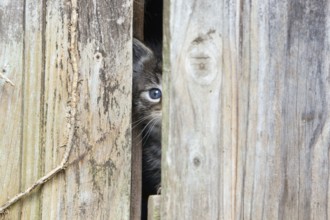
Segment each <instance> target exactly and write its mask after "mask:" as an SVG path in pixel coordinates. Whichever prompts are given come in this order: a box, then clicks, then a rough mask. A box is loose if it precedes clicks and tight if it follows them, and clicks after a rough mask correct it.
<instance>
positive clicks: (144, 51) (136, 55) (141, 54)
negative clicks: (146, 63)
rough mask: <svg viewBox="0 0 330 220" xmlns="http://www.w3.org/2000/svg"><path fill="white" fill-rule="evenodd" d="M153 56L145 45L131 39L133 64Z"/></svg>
mask: <svg viewBox="0 0 330 220" xmlns="http://www.w3.org/2000/svg"><path fill="white" fill-rule="evenodd" d="M152 56H153V52H152V50H150V49H149V48H148V47H147V46H146V45H145V44H143V43H142V42H141V41H139V40H138V39H136V38H134V39H133V59H134V63H136V62H139V61H140V60H141V59H143V60H145V59H148V58H151V57H152Z"/></svg>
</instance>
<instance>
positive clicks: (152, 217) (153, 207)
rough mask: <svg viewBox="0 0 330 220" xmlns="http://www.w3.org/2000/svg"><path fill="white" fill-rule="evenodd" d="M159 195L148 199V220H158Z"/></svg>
mask: <svg viewBox="0 0 330 220" xmlns="http://www.w3.org/2000/svg"><path fill="white" fill-rule="evenodd" d="M160 201H161V196H160V195H153V196H150V197H149V199H148V220H160Z"/></svg>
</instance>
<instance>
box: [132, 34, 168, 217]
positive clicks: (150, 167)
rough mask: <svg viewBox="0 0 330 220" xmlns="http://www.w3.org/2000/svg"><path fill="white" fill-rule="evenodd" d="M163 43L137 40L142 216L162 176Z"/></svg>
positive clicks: (135, 86) (136, 107)
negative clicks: (147, 43)
mask: <svg viewBox="0 0 330 220" xmlns="http://www.w3.org/2000/svg"><path fill="white" fill-rule="evenodd" d="M161 61H162V60H161V43H153V44H149V47H147V46H146V45H144V44H143V43H141V42H140V41H138V40H136V39H134V40H133V120H134V121H133V126H137V128H138V129H139V130H140V132H141V135H142V206H143V207H142V208H143V210H142V219H144V218H145V215H146V212H147V211H146V209H147V200H148V196H149V195H152V194H156V193H157V190H158V189H159V187H160V177H161V170H160V167H161V118H162V111H161V110H162V86H161V82H162V66H161V65H162V63H161Z"/></svg>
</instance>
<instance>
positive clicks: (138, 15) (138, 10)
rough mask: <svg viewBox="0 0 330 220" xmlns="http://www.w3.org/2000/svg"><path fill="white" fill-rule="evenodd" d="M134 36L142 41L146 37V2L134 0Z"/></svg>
mask: <svg viewBox="0 0 330 220" xmlns="http://www.w3.org/2000/svg"><path fill="white" fill-rule="evenodd" d="M133 12H134V13H133V36H134V37H135V38H137V39H139V40H141V41H143V37H144V34H143V32H144V0H134V11H133Z"/></svg>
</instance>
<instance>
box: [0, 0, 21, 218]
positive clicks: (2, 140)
mask: <svg viewBox="0 0 330 220" xmlns="http://www.w3.org/2000/svg"><path fill="white" fill-rule="evenodd" d="M23 7H24V4H23V1H20V0H14V1H0V48H1V49H0V73H1V74H3V75H4V76H6V77H7V78H8V79H10V80H11V81H12V82H13V83H14V84H15V86H12V85H10V84H9V83H6V82H5V80H4V79H3V78H1V77H0V124H1V125H0V176H1V178H0V192H1V193H0V204H2V203H4V202H5V201H6V200H7V198H8V197H11V196H12V195H14V194H16V193H17V192H18V191H19V190H20V189H21V181H20V177H21V168H22V167H21V165H22V164H21V162H20V161H21V157H22V120H21V119H22V99H23V97H24V95H23V91H22V82H23V71H24V69H23V65H22V63H23V51H24V49H23V45H24V43H23V39H24V34H23V33H24V32H23ZM20 211H21V206H20V205H17V206H15V207H12V208H11V209H10V213H8V214H7V215H6V217H8V219H19V217H20V215H21V214H20Z"/></svg>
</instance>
